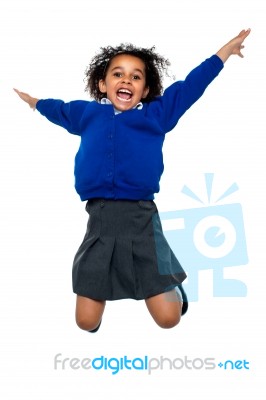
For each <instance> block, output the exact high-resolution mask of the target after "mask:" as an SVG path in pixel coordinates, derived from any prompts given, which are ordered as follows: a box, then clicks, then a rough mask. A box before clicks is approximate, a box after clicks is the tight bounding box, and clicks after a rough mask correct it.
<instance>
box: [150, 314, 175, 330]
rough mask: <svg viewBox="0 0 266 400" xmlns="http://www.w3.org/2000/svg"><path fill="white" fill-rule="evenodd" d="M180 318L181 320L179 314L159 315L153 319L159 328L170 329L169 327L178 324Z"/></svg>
mask: <svg viewBox="0 0 266 400" xmlns="http://www.w3.org/2000/svg"><path fill="white" fill-rule="evenodd" d="M180 320H181V315H180V314H176V315H161V316H159V317H157V318H156V319H155V322H156V323H157V325H159V326H160V328H163V329H170V328H174V327H175V326H176V325H178V324H179V322H180Z"/></svg>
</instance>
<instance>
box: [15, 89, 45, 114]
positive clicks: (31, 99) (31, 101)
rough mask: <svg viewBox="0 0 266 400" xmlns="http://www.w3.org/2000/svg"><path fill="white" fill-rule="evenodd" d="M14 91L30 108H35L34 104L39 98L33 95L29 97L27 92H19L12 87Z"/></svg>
mask: <svg viewBox="0 0 266 400" xmlns="http://www.w3.org/2000/svg"><path fill="white" fill-rule="evenodd" d="M14 91H15V92H16V93H17V94H18V95H19V97H20V98H21V99H22V100H23V101H25V102H26V103H28V105H29V106H30V108H32V109H33V110H35V108H36V104H37V102H38V101H39V99H36V98H35V97H31V96H30V95H29V94H27V93H24V92H20V91H19V90H18V89H14Z"/></svg>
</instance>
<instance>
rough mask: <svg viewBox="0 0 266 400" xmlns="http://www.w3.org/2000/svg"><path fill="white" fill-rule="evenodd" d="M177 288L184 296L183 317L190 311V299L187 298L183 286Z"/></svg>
mask: <svg viewBox="0 0 266 400" xmlns="http://www.w3.org/2000/svg"><path fill="white" fill-rule="evenodd" d="M177 287H178V289H179V290H180V292H181V294H182V299H183V306H182V313H181V315H184V314H186V312H187V310H188V298H187V295H186V292H185V291H184V289H183V286H182V285H181V284H180V285H177Z"/></svg>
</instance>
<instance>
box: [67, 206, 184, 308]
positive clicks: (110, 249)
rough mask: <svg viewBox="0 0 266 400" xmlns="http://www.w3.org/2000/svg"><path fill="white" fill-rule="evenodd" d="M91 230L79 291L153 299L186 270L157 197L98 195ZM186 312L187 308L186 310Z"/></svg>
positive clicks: (77, 279)
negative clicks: (164, 224)
mask: <svg viewBox="0 0 266 400" xmlns="http://www.w3.org/2000/svg"><path fill="white" fill-rule="evenodd" d="M86 211H87V212H88V213H89V220H88V225H87V231H86V234H85V237H84V239H83V242H82V243H81V245H80V247H79V249H78V252H77V254H76V256H75V259H74V263H73V291H74V293H76V294H78V295H80V296H85V297H89V298H91V299H95V300H119V299H125V298H131V299H136V300H142V299H147V298H148V297H151V296H155V295H157V294H160V293H164V292H167V291H169V290H171V289H173V288H175V287H176V286H178V287H179V289H181V292H182V296H183V301H187V299H186V296H185V292H184V290H183V288H182V285H181V283H182V282H183V281H184V279H185V278H186V274H185V272H184V270H183V269H182V267H181V265H180V264H179V262H178V260H177V258H176V257H175V255H174V253H173V251H172V250H171V248H170V247H169V245H168V243H167V241H166V239H165V237H164V235H163V232H162V226H161V222H160V218H159V215H158V210H157V207H156V205H155V203H154V202H153V201H144V200H140V201H131V200H106V199H93V200H89V201H88V202H87V204H86ZM183 313H184V312H183Z"/></svg>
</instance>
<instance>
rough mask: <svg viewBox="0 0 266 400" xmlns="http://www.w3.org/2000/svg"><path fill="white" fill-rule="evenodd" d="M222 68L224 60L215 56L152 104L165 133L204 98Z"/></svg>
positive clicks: (169, 88) (170, 87)
mask: <svg viewBox="0 0 266 400" xmlns="http://www.w3.org/2000/svg"><path fill="white" fill-rule="evenodd" d="M222 68H223V62H222V60H221V59H220V58H219V57H218V56H217V55H213V56H212V57H210V58H208V59H207V60H205V61H204V62H202V63H201V64H200V65H199V66H198V67H196V68H194V69H193V70H192V71H191V72H190V73H189V74H188V75H187V77H186V79H185V80H183V81H177V82H175V83H173V84H172V85H171V86H169V87H168V88H167V89H166V90H165V92H164V94H163V95H162V96H161V97H159V98H158V99H156V100H155V101H154V102H152V103H150V104H151V105H152V106H153V107H155V108H157V110H154V111H155V112H156V114H157V116H158V118H159V120H160V124H161V125H162V127H163V130H164V131H165V133H166V132H169V131H171V130H172V129H173V128H174V127H175V125H176V124H177V122H178V120H179V119H180V118H181V116H182V115H183V114H184V113H185V112H186V111H187V110H188V109H189V108H190V107H191V106H192V105H193V104H194V103H195V102H196V101H197V100H198V99H199V98H200V97H201V96H202V94H203V93H204V91H205V89H206V88H207V87H208V85H209V84H210V83H211V82H212V81H213V80H214V79H215V78H216V76H217V75H218V74H219V72H220V71H221V70H222Z"/></svg>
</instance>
